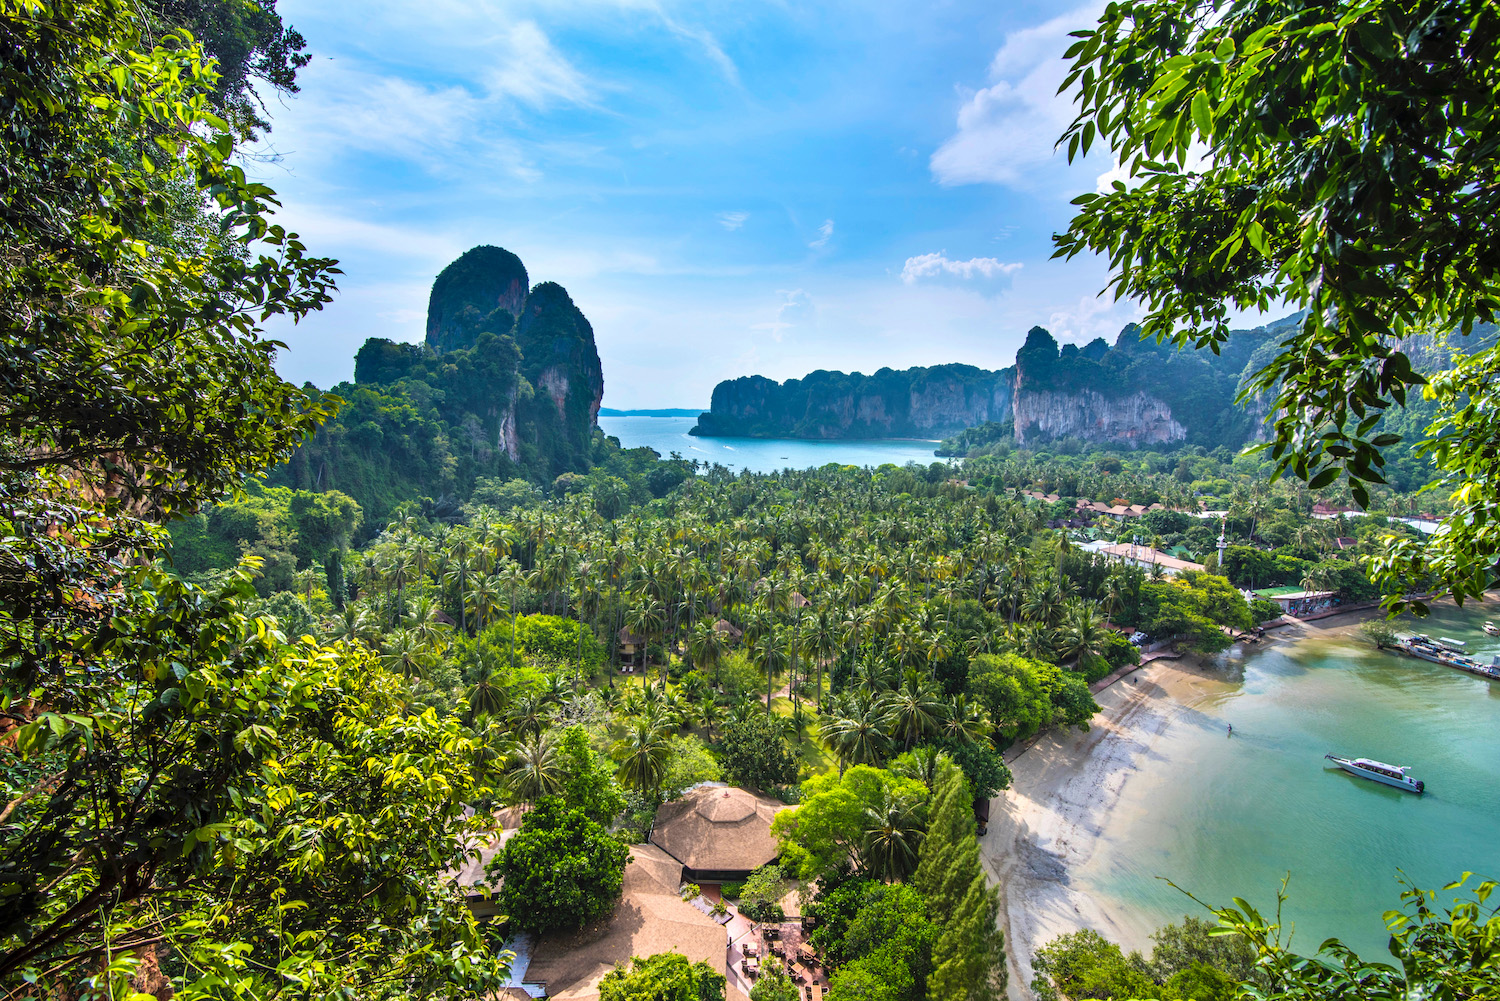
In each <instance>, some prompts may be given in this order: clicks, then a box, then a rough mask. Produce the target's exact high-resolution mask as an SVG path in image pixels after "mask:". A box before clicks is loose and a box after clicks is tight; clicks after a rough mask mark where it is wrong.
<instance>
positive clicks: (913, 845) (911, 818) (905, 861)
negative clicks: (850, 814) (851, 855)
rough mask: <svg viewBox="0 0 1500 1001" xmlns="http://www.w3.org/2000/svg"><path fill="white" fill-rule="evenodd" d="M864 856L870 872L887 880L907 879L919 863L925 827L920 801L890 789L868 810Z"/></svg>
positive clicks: (862, 852) (863, 858) (862, 854)
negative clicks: (921, 820) (919, 851)
mask: <svg viewBox="0 0 1500 1001" xmlns="http://www.w3.org/2000/svg"><path fill="white" fill-rule="evenodd" d="M863 820H864V836H863V837H862V838H861V842H860V856H861V861H862V862H863V864H864V869H865V871H866V872H869V873H870V874H872V875H874V876H877V877H879V878H880V879H883V880H886V881H887V882H890V881H893V880H898V879H905V878H906V877H907V876H908V875H910V874H911V873H912V871H913V870H914V869H916V867H917V849H918V846H919V845H920V844H921V842H922V827H921V823H920V820H919V818H918V816H917V804H916V802H915V801H913V800H912V799H910V798H908V797H905V796H900V795H895V794H892V793H890V792H889V791H887V792H886V793H885V795H884V796H883V797H882V800H881V802H880V803H878V804H877V805H875V806H872V807H866V808H865V810H864V816H863Z"/></svg>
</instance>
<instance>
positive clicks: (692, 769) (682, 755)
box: [661, 734, 724, 799]
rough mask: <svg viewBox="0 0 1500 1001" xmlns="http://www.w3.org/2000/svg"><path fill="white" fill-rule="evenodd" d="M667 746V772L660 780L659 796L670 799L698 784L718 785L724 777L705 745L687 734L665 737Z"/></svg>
mask: <svg viewBox="0 0 1500 1001" xmlns="http://www.w3.org/2000/svg"><path fill="white" fill-rule="evenodd" d="M667 744H668V747H669V751H668V757H667V773H666V776H665V777H664V778H663V779H662V782H661V788H662V794H663V795H664V796H665V797H666V798H667V799H674V798H676V797H678V796H680V795H682V793H683V792H684V791H685V790H687V789H689V788H691V787H693V786H695V785H698V784H699V783H702V782H718V781H720V780H722V779H723V778H724V770H723V769H722V768H721V767H720V766H719V762H718V760H717V759H715V758H714V756H713V755H712V754H711V753H709V750H708V745H707V744H705V743H703V741H701V740H699V739H698V738H697V737H694V736H692V735H691V734H689V735H686V736H683V735H673V736H671V737H668V738H667Z"/></svg>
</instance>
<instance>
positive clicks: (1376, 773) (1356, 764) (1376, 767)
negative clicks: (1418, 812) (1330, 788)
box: [1323, 754, 1423, 796]
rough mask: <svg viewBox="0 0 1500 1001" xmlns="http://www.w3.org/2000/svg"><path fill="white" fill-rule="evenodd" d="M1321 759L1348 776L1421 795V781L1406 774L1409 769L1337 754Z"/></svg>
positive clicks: (1327, 755) (1326, 755)
mask: <svg viewBox="0 0 1500 1001" xmlns="http://www.w3.org/2000/svg"><path fill="white" fill-rule="evenodd" d="M1323 757H1325V758H1327V759H1328V760H1329V761H1332V762H1333V763H1334V764H1336V765H1338V766H1339V767H1340V768H1342V769H1343V770H1344V771H1346V772H1348V773H1349V774H1350V775H1358V776H1359V777H1360V778H1362V779H1371V780H1373V781H1375V782H1383V783H1385V784H1386V785H1388V786H1395V787H1396V788H1397V789H1405V790H1406V791H1407V792H1414V793H1416V794H1417V795H1419V796H1420V795H1421V794H1422V789H1423V783H1422V780H1421V779H1414V778H1412V777H1411V776H1410V775H1408V774H1406V773H1407V772H1409V771H1411V769H1410V768H1407V767H1405V766H1402V765H1388V764H1386V763H1385V762H1384V761H1374V760H1372V759H1370V758H1341V757H1339V756H1338V755H1337V754H1325V755H1323Z"/></svg>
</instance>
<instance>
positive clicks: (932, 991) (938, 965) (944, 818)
mask: <svg viewBox="0 0 1500 1001" xmlns="http://www.w3.org/2000/svg"><path fill="white" fill-rule="evenodd" d="M930 818H931V819H930V820H929V822H928V825H927V833H926V836H925V837H924V838H923V839H922V849H921V860H920V862H919V864H918V865H917V871H916V873H915V874H914V875H913V877H912V886H913V887H914V888H915V889H916V890H917V891H918V892H919V893H920V894H921V895H922V896H923V898H924V899H925V900H926V901H927V908H928V913H929V914H931V915H932V916H933V920H934V921H935V922H936V923H937V925H938V928H939V933H938V936H937V938H936V940H935V942H934V946H933V952H932V963H933V967H934V970H933V973H932V980H931V984H930V987H929V991H928V996H929V997H930V998H931V999H932V1001H945V999H950V998H952V999H957V998H967V999H969V1001H993V999H995V998H998V997H1000V996H1001V995H1003V994H1004V991H1005V982H1006V971H1005V948H1004V938H1003V936H1002V935H1001V933H1000V932H999V930H998V929H997V928H996V926H995V919H996V916H997V915H998V913H999V910H1000V902H999V897H998V895H997V893H996V892H995V890H994V889H992V888H991V887H990V886H989V884H988V882H987V881H986V878H985V874H984V870H983V869H982V868H981V866H980V864H979V843H978V841H977V840H976V839H975V836H974V797H973V793H972V791H971V790H970V787H969V783H968V782H967V781H966V780H965V779H964V776H963V773H962V772H961V771H960V770H959V769H958V768H957V767H955V766H954V765H953V764H952V763H951V762H950V761H948V760H947V759H946V758H941V759H939V767H938V774H937V778H936V780H935V781H934V784H933V791H932V805H931V813H930Z"/></svg>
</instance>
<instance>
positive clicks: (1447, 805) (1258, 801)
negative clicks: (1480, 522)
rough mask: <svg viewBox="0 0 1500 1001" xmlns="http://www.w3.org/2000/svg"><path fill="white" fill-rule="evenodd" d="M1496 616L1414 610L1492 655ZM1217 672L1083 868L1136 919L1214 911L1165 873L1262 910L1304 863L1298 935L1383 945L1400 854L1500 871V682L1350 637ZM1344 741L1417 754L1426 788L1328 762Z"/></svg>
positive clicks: (1442, 872) (1430, 865)
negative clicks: (1390, 782)
mask: <svg viewBox="0 0 1500 1001" xmlns="http://www.w3.org/2000/svg"><path fill="white" fill-rule="evenodd" d="M1486 616H1488V617H1489V618H1492V619H1497V620H1500V610H1497V609H1496V607H1495V605H1494V604H1493V603H1491V604H1489V605H1488V606H1485V607H1482V608H1478V609H1473V608H1471V609H1469V610H1464V611H1460V610H1458V609H1455V608H1453V607H1451V606H1448V607H1444V608H1441V609H1435V610H1434V613H1433V615H1432V616H1431V617H1430V618H1429V619H1427V620H1426V621H1424V622H1422V623H1420V624H1415V625H1414V624H1413V623H1410V622H1403V623H1402V624H1401V626H1402V627H1413V625H1414V628H1415V630H1416V631H1419V632H1426V633H1429V634H1432V635H1442V636H1450V637H1453V638H1455V639H1463V640H1467V641H1468V643H1469V649H1470V651H1471V652H1473V653H1475V654H1478V655H1481V658H1482V659H1484V660H1488V659H1489V655H1490V654H1491V653H1500V640H1497V639H1494V638H1491V637H1488V636H1486V635H1484V633H1483V632H1482V631H1481V630H1480V624H1481V623H1482V622H1483V621H1484V619H1485V618H1486ZM1210 676H1212V677H1215V678H1216V680H1217V681H1218V682H1220V683H1218V684H1214V685H1212V686H1211V688H1212V689H1213V692H1212V694H1210V695H1209V697H1208V698H1206V699H1204V700H1203V701H1202V702H1201V703H1199V704H1197V705H1195V706H1193V707H1192V708H1190V709H1188V710H1187V711H1185V712H1184V713H1183V715H1182V716H1181V717H1180V718H1179V719H1178V720H1176V721H1175V722H1174V723H1173V724H1172V725H1171V726H1170V728H1169V729H1168V730H1167V732H1166V733H1165V734H1163V736H1162V737H1161V738H1160V739H1159V740H1158V741H1157V742H1156V743H1155V744H1154V745H1153V746H1152V747H1151V749H1150V751H1148V752H1147V753H1146V754H1145V755H1144V757H1143V759H1142V760H1141V762H1140V764H1141V771H1140V772H1139V773H1138V774H1136V775H1134V776H1132V777H1131V778H1130V780H1129V781H1128V783H1127V785H1126V786H1125V789H1124V792H1123V794H1122V797H1121V801H1120V804H1119V809H1118V810H1117V811H1116V814H1115V816H1114V817H1112V818H1111V819H1110V821H1108V829H1107V830H1106V832H1105V835H1104V838H1103V840H1102V841H1101V843H1100V847H1099V849H1098V851H1097V852H1096V854H1095V855H1094V856H1093V857H1092V858H1091V859H1090V861H1089V862H1088V864H1087V865H1085V866H1084V867H1083V868H1082V869H1081V870H1080V872H1079V873H1078V882H1079V883H1081V884H1084V886H1085V887H1086V888H1087V889H1088V890H1089V891H1090V892H1092V893H1096V894H1099V895H1101V896H1102V897H1104V898H1106V900H1108V901H1112V902H1113V903H1114V904H1115V905H1116V907H1115V908H1114V909H1117V910H1122V911H1123V912H1124V913H1125V914H1126V915H1127V916H1128V918H1127V923H1128V924H1130V925H1132V926H1136V925H1139V926H1141V927H1155V926H1157V925H1160V924H1163V923H1165V922H1167V921H1171V920H1175V919H1178V918H1180V917H1181V915H1183V914H1185V913H1200V912H1199V911H1198V910H1197V908H1196V905H1194V904H1193V903H1192V902H1191V901H1190V900H1188V899H1186V898H1185V897H1183V896H1182V894H1180V893H1179V892H1177V891H1176V890H1174V889H1172V887H1170V886H1168V885H1166V884H1165V883H1164V882H1162V881H1161V880H1160V879H1158V878H1157V877H1159V876H1165V877H1167V878H1170V879H1171V880H1172V881H1173V882H1175V883H1177V884H1178V885H1179V886H1181V887H1183V888H1184V889H1187V890H1190V891H1192V892H1193V893H1194V895H1196V896H1197V897H1199V899H1201V900H1204V901H1207V902H1209V903H1228V902H1229V901H1230V898H1231V897H1233V896H1241V897H1244V898H1246V899H1248V900H1249V901H1250V902H1251V903H1252V904H1254V905H1255V906H1256V907H1257V908H1260V909H1261V910H1262V912H1263V913H1265V912H1270V911H1272V910H1273V909H1274V907H1275V893H1276V888H1277V886H1278V884H1279V881H1280V880H1281V878H1282V876H1284V875H1286V874H1287V873H1290V874H1291V882H1290V884H1289V887H1288V889H1289V893H1290V898H1289V901H1288V904H1287V906H1286V909H1285V911H1284V916H1285V918H1286V919H1288V920H1290V921H1294V922H1295V926H1296V938H1295V939H1294V944H1296V945H1297V946H1298V947H1299V948H1300V949H1301V950H1303V951H1305V952H1311V951H1313V950H1315V949H1316V948H1317V946H1318V943H1320V942H1321V941H1322V940H1323V939H1324V938H1327V937H1329V936H1334V935H1336V936H1338V937H1339V938H1342V939H1343V940H1344V942H1345V943H1346V944H1348V945H1350V946H1351V947H1353V948H1354V949H1356V950H1357V951H1358V952H1360V954H1361V955H1363V956H1365V957H1366V958H1367V959H1375V960H1379V959H1382V958H1388V954H1387V953H1386V949H1385V946H1386V941H1387V936H1386V933H1385V931H1384V927H1383V924H1382V922H1381V920H1380V914H1381V912H1382V911H1384V910H1390V909H1396V908H1397V907H1398V906H1399V900H1398V896H1399V892H1400V888H1399V887H1398V885H1397V883H1396V878H1397V876H1398V870H1399V871H1401V872H1404V873H1405V874H1406V876H1407V877H1409V878H1411V879H1412V880H1415V881H1416V882H1417V884H1418V885H1420V886H1423V887H1425V888H1429V889H1435V890H1440V889H1441V887H1442V886H1443V885H1444V884H1445V883H1448V882H1450V881H1452V880H1454V879H1456V878H1457V877H1458V876H1459V875H1460V874H1461V873H1462V872H1464V871H1472V872H1475V873H1476V874H1478V875H1487V876H1500V847H1497V844H1496V839H1495V826H1496V822H1497V821H1500V682H1494V683H1492V682H1489V681H1485V680H1482V679H1479V678H1475V677H1472V676H1470V675H1467V674H1464V673H1462V672H1460V671H1455V670H1453V669H1452V668H1448V667H1442V666H1439V665H1437V664H1428V663H1425V662H1422V661H1417V660H1412V659H1410V658H1407V657H1403V656H1400V655H1397V654H1392V653H1381V652H1377V651H1375V650H1374V649H1373V648H1370V647H1369V646H1368V645H1365V644H1362V643H1361V642H1360V641H1359V640H1357V639H1353V638H1349V637H1330V638H1311V639H1307V640H1302V641H1299V642H1296V643H1283V644H1277V645H1274V646H1271V647H1269V648H1267V649H1264V650H1261V651H1258V652H1255V653H1252V654H1250V655H1248V656H1247V657H1245V658H1244V659H1243V660H1240V661H1237V662H1236V661H1233V660H1230V661H1228V662H1227V663H1224V664H1222V665H1221V666H1219V667H1216V668H1213V669H1211V671H1210ZM1226 723H1233V724H1234V735H1233V736H1232V737H1230V736H1227V735H1226V732H1225V726H1226ZM1330 752H1333V753H1338V754H1344V755H1348V756H1354V757H1360V756H1364V757H1372V758H1376V759H1379V760H1382V761H1387V762H1391V763H1393V764H1399V765H1410V766H1411V767H1412V774H1413V775H1414V776H1416V777H1417V778H1420V779H1422V780H1424V781H1425V782H1426V784H1427V792H1426V794H1425V795H1423V796H1421V797H1418V796H1414V795H1412V794H1410V793H1406V792H1402V791H1400V790H1397V789H1392V788H1389V787H1386V786H1383V785H1379V784H1377V783H1374V782H1370V781H1367V780H1364V779H1359V778H1355V777H1354V776H1351V775H1347V774H1345V773H1343V772H1341V771H1338V770H1335V769H1332V768H1330V767H1326V766H1329V765H1331V764H1332V763H1331V762H1325V761H1324V760H1323V755H1324V754H1327V753H1330ZM1441 899H1443V898H1442V897H1441V896H1440V900H1441Z"/></svg>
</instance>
